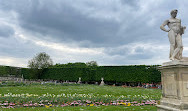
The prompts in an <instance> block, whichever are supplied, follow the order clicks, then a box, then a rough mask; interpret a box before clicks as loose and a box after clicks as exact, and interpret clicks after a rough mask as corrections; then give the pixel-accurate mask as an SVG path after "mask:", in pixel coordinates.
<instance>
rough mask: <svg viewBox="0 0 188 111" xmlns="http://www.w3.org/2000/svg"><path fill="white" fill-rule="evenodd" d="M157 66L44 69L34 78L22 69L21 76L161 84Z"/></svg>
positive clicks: (26, 70) (31, 72)
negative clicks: (102, 79)
mask: <svg viewBox="0 0 188 111" xmlns="http://www.w3.org/2000/svg"><path fill="white" fill-rule="evenodd" d="M157 67H158V66H157V65H153V66H146V65H135V66H99V67H96V69H93V68H89V67H88V68H80V67H72V68H64V67H55V68H45V69H44V70H40V74H38V75H40V76H36V75H35V74H33V73H36V72H35V70H32V69H27V68H23V69H22V74H23V75H24V78H26V79H39V78H40V79H53V80H63V81H66V80H69V81H78V78H79V77H81V81H83V82H84V81H85V82H91V81H93V82H94V81H98V82H100V81H101V77H103V78H104V80H105V81H106V82H119V83H123V82H135V83H138V82H142V83H148V82H149V83H158V82H161V73H160V71H158V70H157Z"/></svg>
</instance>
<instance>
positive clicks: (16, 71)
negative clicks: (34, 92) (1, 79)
mask: <svg viewBox="0 0 188 111" xmlns="http://www.w3.org/2000/svg"><path fill="white" fill-rule="evenodd" d="M8 75H15V76H16V77H18V76H21V70H20V68H17V67H11V66H0V76H8Z"/></svg>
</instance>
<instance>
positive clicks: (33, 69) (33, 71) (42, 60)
mask: <svg viewBox="0 0 188 111" xmlns="http://www.w3.org/2000/svg"><path fill="white" fill-rule="evenodd" d="M52 65H53V61H52V59H51V58H50V56H49V55H48V54H46V53H45V52H41V53H38V54H37V55H36V56H35V57H34V58H33V59H31V60H29V61H28V67H29V68H30V74H29V75H30V78H31V79H40V78H41V76H42V72H43V69H44V68H48V67H50V66H52Z"/></svg>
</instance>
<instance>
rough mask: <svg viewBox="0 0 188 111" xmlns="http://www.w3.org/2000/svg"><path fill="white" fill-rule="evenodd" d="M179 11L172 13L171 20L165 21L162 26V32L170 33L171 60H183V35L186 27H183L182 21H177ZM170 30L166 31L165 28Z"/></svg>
mask: <svg viewBox="0 0 188 111" xmlns="http://www.w3.org/2000/svg"><path fill="white" fill-rule="evenodd" d="M177 12H178V10H172V11H171V12H170V14H171V18H170V19H168V20H166V21H164V23H163V24H162V25H161V26H160V28H161V30H163V31H165V32H168V38H169V41H170V55H169V58H170V60H182V59H183V57H182V52H183V44H182V34H184V30H185V29H186V27H183V26H181V20H180V19H177V18H176V16H177ZM166 25H167V26H168V27H169V29H165V26H166Z"/></svg>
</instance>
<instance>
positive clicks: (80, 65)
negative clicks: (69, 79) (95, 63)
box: [50, 62, 87, 68]
mask: <svg viewBox="0 0 188 111" xmlns="http://www.w3.org/2000/svg"><path fill="white" fill-rule="evenodd" d="M86 67H87V65H86V64H85V63H83V62H75V63H67V64H56V65H54V66H51V67H50V68H86Z"/></svg>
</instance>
